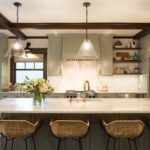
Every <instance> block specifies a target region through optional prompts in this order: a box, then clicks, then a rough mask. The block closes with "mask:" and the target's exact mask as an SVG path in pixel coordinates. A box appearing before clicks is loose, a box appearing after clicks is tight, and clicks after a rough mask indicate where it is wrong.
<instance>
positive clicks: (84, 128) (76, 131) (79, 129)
mask: <svg viewBox="0 0 150 150" xmlns="http://www.w3.org/2000/svg"><path fill="white" fill-rule="evenodd" d="M88 128H89V124H88V123H86V122H84V121H80V120H56V121H54V122H51V130H52V132H53V134H54V135H55V136H56V137H61V138H72V137H83V136H84V135H85V134H86V133H87V132H88Z"/></svg>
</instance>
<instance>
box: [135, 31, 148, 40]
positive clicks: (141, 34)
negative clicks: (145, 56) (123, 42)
mask: <svg viewBox="0 0 150 150" xmlns="http://www.w3.org/2000/svg"><path fill="white" fill-rule="evenodd" d="M149 33H150V30H146V29H145V30H142V31H140V32H138V33H137V34H135V35H134V36H133V38H134V39H137V40H139V39H141V38H143V37H144V36H146V35H148V34H149Z"/></svg>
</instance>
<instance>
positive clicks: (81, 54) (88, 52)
mask: <svg viewBox="0 0 150 150" xmlns="http://www.w3.org/2000/svg"><path fill="white" fill-rule="evenodd" d="M90 5H91V3H90V2H85V3H83V6H84V7H85V8H86V30H85V31H86V32H85V39H84V41H83V42H82V44H81V46H80V49H79V51H78V54H77V59H84V60H97V59H98V57H97V54H96V51H95V48H94V46H93V45H92V42H91V41H90V39H89V38H88V28H87V25H88V7H89V6H90Z"/></svg>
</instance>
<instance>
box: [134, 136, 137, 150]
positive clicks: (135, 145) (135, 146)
mask: <svg viewBox="0 0 150 150" xmlns="http://www.w3.org/2000/svg"><path fill="white" fill-rule="evenodd" d="M133 142H134V145H135V149H136V150H138V149H137V144H136V140H135V139H134V140H133Z"/></svg>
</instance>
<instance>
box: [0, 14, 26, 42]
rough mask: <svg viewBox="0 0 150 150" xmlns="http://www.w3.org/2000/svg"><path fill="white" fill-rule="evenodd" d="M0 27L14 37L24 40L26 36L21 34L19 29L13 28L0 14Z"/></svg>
mask: <svg viewBox="0 0 150 150" xmlns="http://www.w3.org/2000/svg"><path fill="white" fill-rule="evenodd" d="M0 26H1V27H2V28H3V29H7V30H8V31H10V32H11V33H13V34H14V35H15V36H16V37H18V38H20V39H22V40H25V39H26V35H25V34H24V33H23V32H21V31H20V30H19V29H17V28H16V27H13V23H11V22H10V21H9V20H8V19H7V18H6V17H5V16H4V15H2V14H1V13H0Z"/></svg>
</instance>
